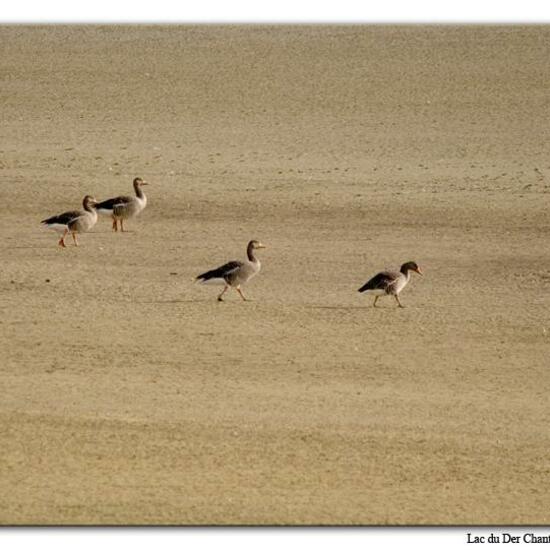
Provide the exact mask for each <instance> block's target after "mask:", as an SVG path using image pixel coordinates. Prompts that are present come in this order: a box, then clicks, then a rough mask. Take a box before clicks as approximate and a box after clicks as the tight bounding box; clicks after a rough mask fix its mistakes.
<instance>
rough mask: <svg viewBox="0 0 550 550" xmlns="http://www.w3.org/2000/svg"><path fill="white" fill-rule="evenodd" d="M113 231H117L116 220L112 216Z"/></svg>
mask: <svg viewBox="0 0 550 550" xmlns="http://www.w3.org/2000/svg"><path fill="white" fill-rule="evenodd" d="M113 231H118V224H117V220H116V218H115V217H114V216H113Z"/></svg>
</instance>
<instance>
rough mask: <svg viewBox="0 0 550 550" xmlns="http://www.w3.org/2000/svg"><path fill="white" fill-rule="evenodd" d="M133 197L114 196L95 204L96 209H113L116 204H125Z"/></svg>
mask: <svg viewBox="0 0 550 550" xmlns="http://www.w3.org/2000/svg"><path fill="white" fill-rule="evenodd" d="M132 200H133V197H128V196H126V195H125V196H120V197H115V198H114V199H107V200H106V201H103V202H100V203H99V204H98V205H97V206H96V210H114V209H115V207H116V206H120V205H125V204H128V203H129V202H132Z"/></svg>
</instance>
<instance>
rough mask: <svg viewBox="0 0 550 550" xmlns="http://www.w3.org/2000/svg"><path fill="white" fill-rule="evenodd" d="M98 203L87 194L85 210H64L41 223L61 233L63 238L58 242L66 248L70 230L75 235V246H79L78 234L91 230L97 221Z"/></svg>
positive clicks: (83, 204)
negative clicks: (66, 239)
mask: <svg viewBox="0 0 550 550" xmlns="http://www.w3.org/2000/svg"><path fill="white" fill-rule="evenodd" d="M96 205H97V201H96V200H95V199H94V198H93V197H91V196H90V195H86V196H85V197H84V200H83V201H82V206H83V208H84V210H72V211H70V212H63V214H59V215H58V216H52V217H51V218H47V219H46V220H42V221H41V222H40V223H43V224H44V225H46V226H47V227H49V228H50V229H53V230H54V231H57V232H58V233H61V239H59V242H58V244H59V246H62V247H63V248H65V237H66V236H67V234H68V233H69V232H70V233H71V235H72V236H73V241H74V244H75V246H78V241H77V239H76V234H77V233H84V232H85V231H89V230H90V229H91V228H92V227H93V226H94V225H95V224H96V222H97V211H96V209H95V207H96Z"/></svg>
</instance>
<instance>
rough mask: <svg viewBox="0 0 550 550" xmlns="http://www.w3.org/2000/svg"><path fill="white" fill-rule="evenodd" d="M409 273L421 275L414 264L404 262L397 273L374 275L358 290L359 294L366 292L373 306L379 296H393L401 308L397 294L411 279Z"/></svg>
mask: <svg viewBox="0 0 550 550" xmlns="http://www.w3.org/2000/svg"><path fill="white" fill-rule="evenodd" d="M411 271H414V272H416V273H418V274H419V275H422V271H421V269H420V268H419V267H418V265H416V263H415V262H406V263H404V264H403V265H402V266H401V269H400V270H399V271H382V272H381V273H378V274H377V275H375V276H374V277H373V278H372V279H370V280H369V281H367V282H366V283H365V284H364V285H363V286H362V287H361V288H360V289H359V292H366V293H367V294H372V295H373V296H374V304H373V306H374V307H376V302H377V301H378V298H380V296H384V295H385V294H388V295H391V296H393V297H394V298H395V299H396V300H397V304H398V305H399V307H403V304H402V303H401V302H400V301H399V293H400V292H401V291H402V290H403V289H404V288H405V286H406V285H407V283H408V282H409V279H410V278H411Z"/></svg>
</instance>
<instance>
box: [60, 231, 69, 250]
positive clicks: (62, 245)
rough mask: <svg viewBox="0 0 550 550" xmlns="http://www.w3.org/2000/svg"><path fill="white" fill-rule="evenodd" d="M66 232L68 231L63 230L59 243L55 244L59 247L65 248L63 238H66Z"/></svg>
mask: <svg viewBox="0 0 550 550" xmlns="http://www.w3.org/2000/svg"><path fill="white" fill-rule="evenodd" d="M68 232H69V230H68V229H65V233H63V235H61V239H59V242H58V243H57V244H58V245H59V246H61V247H63V248H66V246H65V237H66V236H67V233H68Z"/></svg>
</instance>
